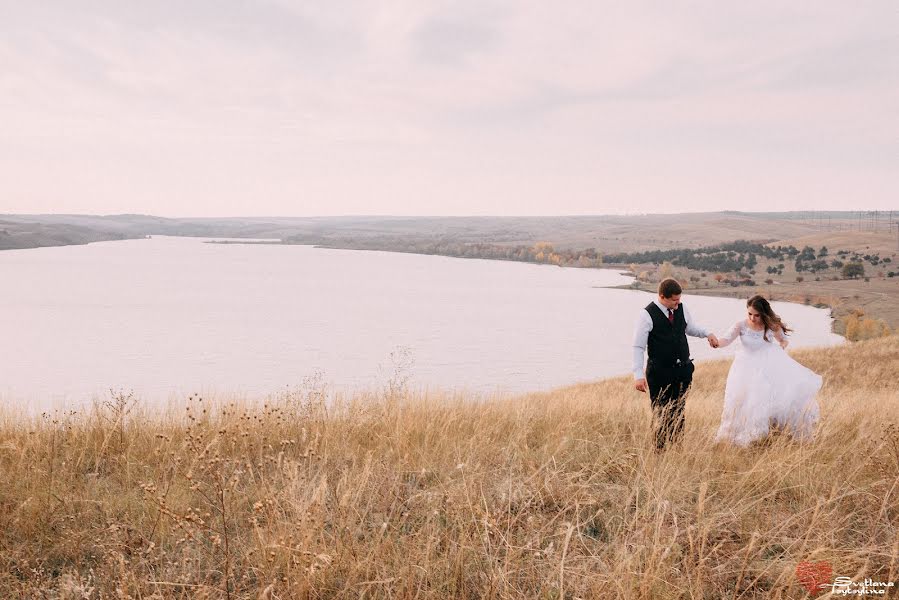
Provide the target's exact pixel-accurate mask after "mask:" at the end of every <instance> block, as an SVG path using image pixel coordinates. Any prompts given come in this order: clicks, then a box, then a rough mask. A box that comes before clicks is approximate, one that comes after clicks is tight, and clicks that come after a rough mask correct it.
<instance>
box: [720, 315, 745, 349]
mask: <svg viewBox="0 0 899 600" xmlns="http://www.w3.org/2000/svg"><path fill="white" fill-rule="evenodd" d="M738 337H740V322H739V321H737V322H736V323H734V326H733V327H731V328H730V329H728V330H727V333H725V334H724V335H722V336H721V337H719V338H718V347H719V348H724V347H725V346H727V345H728V344H730V343H731V342H733V341H734V340H735V339H737V338H738Z"/></svg>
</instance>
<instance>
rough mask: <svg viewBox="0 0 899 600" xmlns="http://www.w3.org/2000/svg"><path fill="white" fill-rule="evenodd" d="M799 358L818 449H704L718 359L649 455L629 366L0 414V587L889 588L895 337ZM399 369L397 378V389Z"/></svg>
mask: <svg viewBox="0 0 899 600" xmlns="http://www.w3.org/2000/svg"><path fill="white" fill-rule="evenodd" d="M795 356H796V357H797V358H798V359H799V360H800V361H801V362H803V363H805V364H807V365H808V366H810V367H811V368H812V369H814V370H816V371H817V372H819V373H821V374H822V375H823V376H824V379H825V385H824V388H823V390H822V392H821V394H820V398H819V399H820V401H821V404H822V413H823V419H822V424H821V426H820V428H819V431H818V433H817V437H816V438H815V440H814V441H813V442H810V443H808V444H805V445H800V444H796V443H793V442H791V441H790V440H789V439H788V438H787V437H785V436H772V437H771V438H770V439H769V440H767V441H766V442H765V443H762V444H759V445H757V446H755V447H753V448H750V449H747V450H740V449H735V448H730V447H714V446H713V445H712V444H711V438H712V435H713V433H714V430H715V428H716V426H717V423H718V418H719V415H720V410H721V404H722V394H723V387H724V380H725V376H726V373H727V368H728V364H727V362H713V363H704V364H700V365H699V366H698V368H697V373H696V378H697V383H696V386H695V389H694V390H693V391H692V396H691V398H690V400H689V402H688V413H687V422H688V428H687V432H686V439H685V442H684V444H683V445H682V446H681V447H679V448H675V449H672V450H670V451H668V452H667V453H665V454H663V455H655V454H654V453H653V452H652V451H651V450H650V441H649V436H648V434H649V409H648V401H647V399H646V397H645V396H643V395H641V394H639V393H637V392H636V391H634V390H633V389H632V387H631V382H630V380H629V379H628V378H620V379H612V380H607V381H601V382H597V383H590V384H584V385H579V386H573V387H569V388H564V389H560V390H557V391H554V392H550V393H542V394H534V395H527V396H522V397H515V398H494V399H489V400H479V399H475V398H469V397H464V396H458V395H453V394H440V393H433V392H432V393H429V394H426V395H421V394H415V393H410V392H408V391H406V390H404V389H402V386H400V385H393V386H388V388H387V389H385V390H382V391H379V392H372V393H371V394H369V395H363V396H359V397H355V398H350V399H340V398H337V399H332V403H331V404H329V405H326V404H325V403H324V402H323V400H324V396H323V395H322V393H321V390H320V389H316V388H314V387H313V388H310V389H307V390H303V391H297V392H295V393H292V394H288V395H285V396H284V397H281V398H279V399H278V401H277V402H273V403H271V404H268V405H266V406H259V407H248V406H235V405H226V406H207V404H208V402H207V401H204V400H201V399H198V398H194V399H191V400H190V401H188V402H187V407H186V408H184V407H181V408H180V409H172V410H170V411H169V412H167V413H165V414H164V415H163V414H150V413H148V412H145V411H143V410H142V408H141V407H140V406H139V405H138V406H137V407H136V408H134V409H133V410H130V411H129V408H130V407H131V406H132V405H131V404H130V401H129V399H128V397H127V396H119V398H118V400H119V403H118V404H116V403H115V402H110V403H108V404H107V405H105V406H98V407H97V408H96V410H94V411H91V412H90V413H88V414H63V415H45V416H43V417H41V418H37V419H34V420H29V419H26V418H23V417H20V416H17V415H14V414H10V413H7V414H6V415H5V416H3V417H2V418H0V470H2V473H3V477H2V478H0V597H10V598H11V597H32V596H39V597H58V598H82V597H87V598H95V597H101V595H102V597H119V598H128V597H131V598H320V597H339V598H360V597H366V598H382V597H383V598H386V597H390V598H416V597H421V598H438V597H440V598H447V597H450V598H482V597H487V598H517V597H537V598H645V599H667V598H803V597H807V595H806V593H805V591H804V589H803V588H802V587H801V584H800V581H799V578H797V575H796V569H797V565H799V564H800V563H803V562H812V563H819V562H826V563H828V564H830V565H831V566H832V571H833V576H846V577H853V578H855V579H856V580H857V581H861V580H862V579H864V578H865V577H868V578H871V579H874V580H879V581H890V580H895V579H897V578H899V537H897V525H899V430H897V429H896V427H897V424H899V403H897V399H899V384H897V373H899V337H896V336H892V337H889V338H884V339H879V340H873V341H869V342H862V343H858V344H854V345H851V346H845V347H840V348H833V349H825V350H806V351H800V352H796V353H795ZM395 383H396V382H395Z"/></svg>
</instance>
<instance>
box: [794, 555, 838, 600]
mask: <svg viewBox="0 0 899 600" xmlns="http://www.w3.org/2000/svg"><path fill="white" fill-rule="evenodd" d="M796 577H797V578H798V579H799V583H801V584H802V587H804V588H805V589H806V591H808V593H809V594H811V595H812V596H817V595H818V594H820V593H821V592H822V591H824V589H825V588H826V587H828V586H830V585H831V584H833V566H832V565H831V564H830V563H829V562H826V561H820V562H814V563H813V562H809V561H806V560H804V561H802V562H801V563H799V564H798V565H796ZM822 586H824V587H822Z"/></svg>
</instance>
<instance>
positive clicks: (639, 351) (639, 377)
mask: <svg viewBox="0 0 899 600" xmlns="http://www.w3.org/2000/svg"><path fill="white" fill-rule="evenodd" d="M651 329H652V318H651V317H650V316H649V313H648V312H646V311H645V310H641V311H640V315H639V316H638V317H637V324H636V326H635V327H634V346H633V347H634V354H633V371H634V388H636V389H637V391H640V392H645V391H646V375H645V374H644V372H643V356H644V355H645V354H646V343H647V340H649V332H650V330H651Z"/></svg>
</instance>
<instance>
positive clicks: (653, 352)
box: [634, 279, 718, 451]
mask: <svg viewBox="0 0 899 600" xmlns="http://www.w3.org/2000/svg"><path fill="white" fill-rule="evenodd" d="M682 291H683V290H682V289H681V286H680V284H679V283H678V282H677V281H676V280H674V279H665V280H664V281H662V283H660V284H659V297H658V298H657V299H655V300H653V301H652V302H650V303H649V304H647V305H646V307H645V308H644V309H643V310H641V311H640V315H639V317H638V319H637V327H636V329H635V331H634V387H635V388H637V390H638V391H641V392H646V391H647V390H648V391H649V401H650V404H651V405H652V415H653V432H654V436H655V445H656V450H658V451H661V450H664V449H665V446H666V445H667V444H668V443H669V442H676V441H677V440H679V439H680V437H681V435H682V433H683V430H684V395H685V394H686V393H687V390H688V389H689V388H690V384H691V383H692V381H693V361H692V359H691V358H690V346H689V345H688V344H687V336H688V335H691V336H694V337H701V338H708V340H709V345H710V346H711V347H712V348H717V347H718V338H716V337H715V334H713V333H711V332H709V331H708V330H706V329H704V328H703V327H700V326H699V325H697V324H696V322H695V321H693V319H692V318H691V317H690V313H689V312H687V307H686V306H684V305H683V304H681V301H680V296H681V292H682ZM645 351H648V353H649V362H648V364H647V365H646V374H645V376H644V374H643V353H644V352H645Z"/></svg>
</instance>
